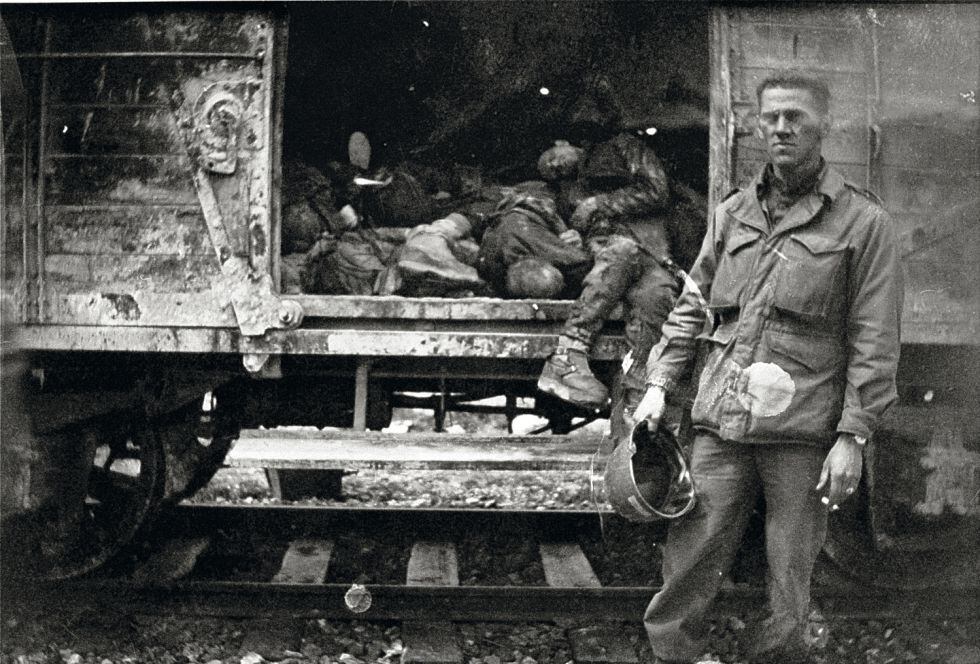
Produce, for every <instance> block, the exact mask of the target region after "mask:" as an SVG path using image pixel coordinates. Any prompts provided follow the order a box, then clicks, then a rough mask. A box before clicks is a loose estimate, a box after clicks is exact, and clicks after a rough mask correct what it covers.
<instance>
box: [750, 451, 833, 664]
mask: <svg viewBox="0 0 980 664" xmlns="http://www.w3.org/2000/svg"><path fill="white" fill-rule="evenodd" d="M757 454H758V463H757V466H758V468H759V474H760V478H761V481H762V486H763V494H764V496H765V499H766V560H767V563H768V573H767V578H766V587H767V593H768V600H769V607H768V608H769V615H768V617H767V618H766V619H765V620H764V621H763V623H762V624H761V625H760V627H759V631H758V634H757V637H756V639H755V643H754V644H753V645H754V647H753V651H754V652H756V653H760V654H767V653H768V654H771V656H770V659H771V660H772V661H778V662H786V663H787V664H788V663H790V662H794V661H802V660H803V658H804V657H805V654H806V644H805V642H804V639H803V635H804V630H805V629H806V625H807V617H808V615H809V610H810V577H811V574H812V573H813V565H814V563H815V562H816V559H817V554H818V553H819V552H820V548H821V547H822V546H823V542H824V537H825V535H826V532H827V508H826V507H825V506H824V505H822V504H821V503H820V495H819V494H818V493H817V492H816V491H815V490H814V487H815V486H816V485H817V482H818V480H819V478H820V470H821V468H822V467H823V462H824V458H825V456H826V451H825V450H823V449H821V448H817V447H811V446H806V445H788V444H780V445H773V446H767V447H765V448H760V449H759V450H758V453H757ZM773 658H774V659H773Z"/></svg>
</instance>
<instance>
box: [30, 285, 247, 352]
mask: <svg viewBox="0 0 980 664" xmlns="http://www.w3.org/2000/svg"><path fill="white" fill-rule="evenodd" d="M44 298H45V315H44V322H45V323H52V324H55V325H58V326H61V325H66V326H69V325H71V326H80V327H75V328H64V338H63V339H62V342H67V343H69V345H72V344H77V347H79V348H85V347H87V344H91V343H95V344H96V345H97V346H101V345H102V343H109V344H110V347H107V348H106V349H107V350H108V349H109V348H111V347H114V346H113V344H114V341H112V340H110V339H109V337H110V336H111V337H118V340H119V341H121V342H122V343H123V345H122V346H120V347H119V348H116V349H117V350H125V349H126V346H125V344H126V342H125V341H124V337H122V336H120V335H119V333H118V332H117V331H116V330H111V328H112V327H114V326H131V327H132V326H142V327H144V328H146V329H148V330H153V332H151V333H149V334H147V335H146V336H145V338H142V339H140V340H138V341H137V340H131V341H130V342H131V343H134V344H136V346H135V347H136V348H139V349H140V350H154V345H155V344H156V343H157V342H155V341H153V339H154V338H155V335H156V334H157V331H156V330H154V328H155V327H160V328H164V331H163V334H165V335H167V336H172V335H174V334H175V331H174V330H175V328H178V327H184V328H199V327H200V328H217V327H232V328H234V327H236V320H235V315H234V313H233V312H232V310H231V308H230V307H226V308H224V309H222V308H221V304H220V303H219V302H217V300H216V297H215V294H214V293H212V292H210V291H200V292H197V293H155V292H152V291H144V290H137V289H133V288H118V289H114V288H107V287H103V288H100V289H92V290H89V291H86V292H83V293H65V292H61V291H58V290H56V289H55V288H54V287H52V286H51V285H47V287H46V292H45V293H44ZM202 311H203V312H207V313H208V315H207V316H202V315H201V312H202ZM86 326H106V327H108V328H110V331H109V332H103V333H101V336H102V337H103V339H102V340H100V341H96V338H97V337H99V334H98V333H97V334H96V335H95V336H94V337H92V338H91V339H86V335H84V334H79V333H78V330H80V329H85V327H86ZM72 329H74V330H76V331H75V332H72V331H71V330H72ZM91 329H93V330H94V329H97V328H94V327H93V328H91ZM103 329H104V328H103ZM194 347H195V348H198V350H197V351H193V352H215V351H219V350H220V346H219V345H218V344H216V343H213V342H212V341H209V340H199V342H197V345H194ZM160 350H164V348H162V347H161V348H160Z"/></svg>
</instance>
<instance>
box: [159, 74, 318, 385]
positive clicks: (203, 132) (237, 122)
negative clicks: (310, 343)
mask: <svg viewBox="0 0 980 664" xmlns="http://www.w3.org/2000/svg"><path fill="white" fill-rule="evenodd" d="M250 85H251V83H250V82H249V81H240V82H223V83H220V84H219V83H215V84H212V85H209V86H208V87H207V88H205V90H204V92H202V93H201V94H200V95H199V96H198V99H197V101H196V102H195V103H194V110H193V111H191V112H188V110H189V109H187V107H186V105H185V104H184V95H183V91H182V90H178V91H176V92H175V93H174V95H173V113H174V116H175V120H176V123H177V126H178V128H179V129H180V131H181V132H182V135H183V138H184V143H185V147H186V149H187V154H188V156H189V158H190V160H191V163H192V166H191V177H192V179H193V181H194V189H195V190H196V192H197V198H198V201H199V202H200V204H201V213H202V214H203V215H204V220H205V224H206V226H207V229H208V236H209V238H210V240H211V246H212V247H213V248H214V252H215V255H216V256H217V257H218V263H219V264H220V266H221V277H220V278H219V279H216V280H215V283H214V284H213V286H212V289H213V291H214V292H215V294H216V295H217V296H218V301H219V302H221V303H224V304H226V305H227V304H230V305H231V306H232V307H233V309H234V312H235V318H236V319H237V321H238V328H239V330H240V331H241V333H242V334H244V335H246V336H262V335H263V334H265V333H266V332H267V331H268V330H271V329H293V328H296V327H298V326H299V325H300V323H301V322H302V320H303V307H302V306H301V305H300V304H299V303H298V302H296V301H294V300H284V299H281V298H280V297H279V295H278V294H276V293H275V292H274V283H273V279H272V275H270V274H269V271H268V267H267V266H263V265H252V264H251V263H250V261H249V260H248V258H247V257H245V256H242V255H239V254H238V253H237V252H236V251H235V249H234V247H233V246H232V243H231V240H230V233H229V229H228V227H227V226H226V224H225V220H224V219H223V217H222V213H221V207H220V206H219V204H218V199H217V197H216V195H215V192H214V187H213V186H212V183H211V175H210V173H214V174H217V176H218V177H223V176H227V175H231V174H233V173H235V171H236V169H237V164H238V139H237V136H238V133H239V132H240V130H241V124H242V122H243V118H244V117H245V114H246V113H247V106H248V104H247V103H246V98H245V96H244V95H245V91H246V90H248V88H249V86H250ZM238 176H239V177H242V176H243V174H242V173H239V174H238ZM246 366H248V363H247V362H246ZM260 368H261V367H260Z"/></svg>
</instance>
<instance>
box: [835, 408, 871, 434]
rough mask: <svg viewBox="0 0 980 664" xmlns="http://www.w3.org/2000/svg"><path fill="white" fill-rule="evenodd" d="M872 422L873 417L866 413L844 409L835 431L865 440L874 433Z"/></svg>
mask: <svg viewBox="0 0 980 664" xmlns="http://www.w3.org/2000/svg"><path fill="white" fill-rule="evenodd" d="M874 424H875V422H874V418H873V417H871V416H870V415H868V414H866V413H861V412H847V411H845V412H844V414H843V415H842V416H841V418H840V422H838V423H837V433H849V434H851V435H853V436H857V437H859V438H864V439H865V440H867V439H868V438H871V434H872V433H874Z"/></svg>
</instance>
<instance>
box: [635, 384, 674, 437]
mask: <svg viewBox="0 0 980 664" xmlns="http://www.w3.org/2000/svg"><path fill="white" fill-rule="evenodd" d="M666 400H667V392H666V391H665V390H664V388H662V387H657V386H654V387H649V388H647V392H646V394H644V395H643V398H642V399H641V400H640V403H639V404H637V406H636V410H635V411H633V421H634V422H640V421H642V420H646V421H647V426H648V427H649V428H650V431H654V430H655V429H656V428H657V427H658V426H659V425H660V418H661V417H663V415H664V406H665V403H666Z"/></svg>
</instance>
